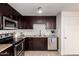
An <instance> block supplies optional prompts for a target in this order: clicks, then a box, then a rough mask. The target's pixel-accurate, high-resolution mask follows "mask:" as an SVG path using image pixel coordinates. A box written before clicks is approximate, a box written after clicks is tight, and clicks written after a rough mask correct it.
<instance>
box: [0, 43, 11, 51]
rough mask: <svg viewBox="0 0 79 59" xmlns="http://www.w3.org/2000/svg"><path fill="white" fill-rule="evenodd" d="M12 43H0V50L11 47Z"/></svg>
mask: <svg viewBox="0 0 79 59" xmlns="http://www.w3.org/2000/svg"><path fill="white" fill-rule="evenodd" d="M11 46H12V44H0V52H2V51H4V50H6V49H7V48H9V47H11Z"/></svg>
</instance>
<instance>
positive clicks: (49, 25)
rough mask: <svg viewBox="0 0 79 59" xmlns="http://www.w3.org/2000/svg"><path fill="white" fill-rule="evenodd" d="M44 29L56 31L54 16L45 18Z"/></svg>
mask: <svg viewBox="0 0 79 59" xmlns="http://www.w3.org/2000/svg"><path fill="white" fill-rule="evenodd" d="M46 28H47V29H56V17H55V16H48V17H46Z"/></svg>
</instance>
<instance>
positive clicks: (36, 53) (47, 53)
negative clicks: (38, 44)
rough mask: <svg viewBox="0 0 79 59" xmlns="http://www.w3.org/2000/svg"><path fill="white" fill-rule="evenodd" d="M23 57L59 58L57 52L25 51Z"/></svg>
mask: <svg viewBox="0 0 79 59" xmlns="http://www.w3.org/2000/svg"><path fill="white" fill-rule="evenodd" d="M25 56H60V54H59V52H57V51H25Z"/></svg>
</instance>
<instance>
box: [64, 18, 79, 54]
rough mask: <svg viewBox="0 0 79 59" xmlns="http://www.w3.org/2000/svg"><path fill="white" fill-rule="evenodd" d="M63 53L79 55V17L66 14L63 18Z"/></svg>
mask: <svg viewBox="0 0 79 59" xmlns="http://www.w3.org/2000/svg"><path fill="white" fill-rule="evenodd" d="M63 33H64V37H63V38H64V39H63V54H65V55H77V54H78V55H79V17H78V16H65V17H64V19H63Z"/></svg>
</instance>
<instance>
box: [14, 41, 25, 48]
mask: <svg viewBox="0 0 79 59" xmlns="http://www.w3.org/2000/svg"><path fill="white" fill-rule="evenodd" d="M23 42H24V40H23V41H21V42H19V43H18V44H16V45H15V47H17V46H18V45H20V44H21V43H23Z"/></svg>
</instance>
